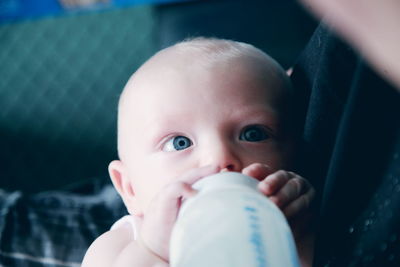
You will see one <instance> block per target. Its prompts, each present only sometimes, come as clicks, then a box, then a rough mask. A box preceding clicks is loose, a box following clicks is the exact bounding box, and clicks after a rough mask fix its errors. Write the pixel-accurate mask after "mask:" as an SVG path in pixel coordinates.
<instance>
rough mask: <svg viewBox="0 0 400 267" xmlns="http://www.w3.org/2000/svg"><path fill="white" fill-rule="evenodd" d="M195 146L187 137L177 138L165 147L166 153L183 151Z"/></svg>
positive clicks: (170, 140) (169, 141)
mask: <svg viewBox="0 0 400 267" xmlns="http://www.w3.org/2000/svg"><path fill="white" fill-rule="evenodd" d="M191 145H193V143H192V141H191V140H190V139H189V138H187V137H185V136H181V135H180V136H175V137H173V138H171V139H169V140H168V141H167V142H166V143H165V146H164V150H165V151H168V152H170V151H176V150H183V149H186V148H188V147H190V146H191Z"/></svg>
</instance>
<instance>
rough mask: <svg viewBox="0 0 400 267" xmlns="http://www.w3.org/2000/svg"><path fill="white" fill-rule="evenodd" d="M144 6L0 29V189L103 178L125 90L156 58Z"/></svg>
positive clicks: (29, 189)
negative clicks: (151, 58) (134, 75)
mask: <svg viewBox="0 0 400 267" xmlns="http://www.w3.org/2000/svg"><path fill="white" fill-rule="evenodd" d="M153 21H154V20H153V13H152V9H151V7H150V6H138V7H134V8H128V9H116V10H111V11H105V12H101V13H89V14H83V15H73V16H66V17H54V18H53V17H48V18H45V19H41V20H37V21H25V22H20V23H15V24H3V25H0V62H1V67H0V166H1V167H0V187H1V188H3V189H6V190H14V189H19V190H23V191H26V192H34V191H41V190H46V189H55V188H60V187H61V186H63V185H65V184H69V183H71V182H74V181H80V180H82V179H84V178H89V177H93V176H99V175H101V176H106V175H107V164H108V162H109V161H110V160H112V159H114V158H115V157H116V134H115V132H116V106H117V101H118V96H119V93H120V92H121V89H122V87H123V86H124V83H125V82H126V80H127V79H128V78H129V76H130V75H131V74H132V72H134V71H135V70H136V69H137V68H138V66H139V65H140V64H141V63H143V61H144V60H145V59H147V58H148V57H149V56H150V55H151V54H153V53H154V51H155V49H156V48H155V43H156V42H155V41H154V40H153V37H154V34H153V32H154V31H153V28H154V22H153Z"/></svg>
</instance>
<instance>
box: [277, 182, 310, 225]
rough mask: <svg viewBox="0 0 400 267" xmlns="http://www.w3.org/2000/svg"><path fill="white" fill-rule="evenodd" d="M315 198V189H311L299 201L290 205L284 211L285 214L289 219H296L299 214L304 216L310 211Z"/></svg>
mask: <svg viewBox="0 0 400 267" xmlns="http://www.w3.org/2000/svg"><path fill="white" fill-rule="evenodd" d="M314 197H315V189H314V188H313V187H310V188H309V190H308V191H307V192H305V193H304V194H303V195H301V196H300V197H299V198H298V199H296V200H294V201H293V202H291V203H289V204H288V205H287V206H286V207H285V208H284V209H283V213H284V214H285V216H286V218H287V219H291V218H294V217H296V215H298V214H303V213H304V212H305V211H307V210H310V208H311V203H312V201H313V199H314Z"/></svg>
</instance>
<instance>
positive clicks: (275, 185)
mask: <svg viewBox="0 0 400 267" xmlns="http://www.w3.org/2000/svg"><path fill="white" fill-rule="evenodd" d="M290 178H291V174H290V173H289V172H287V171H283V170H280V171H277V172H275V173H273V174H271V175H269V176H267V178H265V179H264V180H262V181H261V182H260V183H259V184H258V190H260V191H261V193H263V194H265V195H266V196H271V195H272V194H274V193H276V192H277V191H279V190H280V189H281V188H282V187H283V186H284V185H285V184H286V183H288V181H289V180H290Z"/></svg>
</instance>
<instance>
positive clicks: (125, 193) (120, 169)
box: [108, 160, 143, 216]
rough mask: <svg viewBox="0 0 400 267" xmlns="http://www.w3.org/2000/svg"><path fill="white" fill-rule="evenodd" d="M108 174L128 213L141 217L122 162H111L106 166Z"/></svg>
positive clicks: (141, 213) (140, 211)
mask: <svg viewBox="0 0 400 267" xmlns="http://www.w3.org/2000/svg"><path fill="white" fill-rule="evenodd" d="M108 173H109V174H110V178H111V181H112V183H113V185H114V187H115V189H116V190H117V192H118V194H119V195H120V196H121V198H122V200H123V201H124V204H125V206H126V208H127V209H128V211H129V213H130V214H134V215H136V216H142V215H143V212H142V210H141V208H140V205H139V203H138V200H137V198H136V196H135V191H134V189H133V186H132V182H131V180H130V179H129V176H128V172H127V170H126V167H125V165H124V164H123V163H122V161H120V160H114V161H112V162H111V163H110V165H108Z"/></svg>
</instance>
